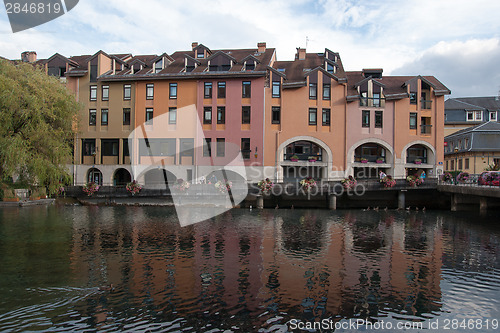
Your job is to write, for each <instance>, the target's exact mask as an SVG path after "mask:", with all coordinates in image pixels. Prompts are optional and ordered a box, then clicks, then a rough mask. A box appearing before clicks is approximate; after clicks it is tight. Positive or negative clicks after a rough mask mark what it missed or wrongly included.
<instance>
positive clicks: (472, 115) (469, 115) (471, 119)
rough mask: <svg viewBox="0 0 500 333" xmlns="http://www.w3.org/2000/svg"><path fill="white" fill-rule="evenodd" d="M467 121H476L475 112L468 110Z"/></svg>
mask: <svg viewBox="0 0 500 333" xmlns="http://www.w3.org/2000/svg"><path fill="white" fill-rule="evenodd" d="M467 121H474V112H472V111H467Z"/></svg>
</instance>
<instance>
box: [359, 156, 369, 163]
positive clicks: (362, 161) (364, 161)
mask: <svg viewBox="0 0 500 333" xmlns="http://www.w3.org/2000/svg"><path fill="white" fill-rule="evenodd" d="M359 161H360V162H361V163H368V160H367V159H366V158H364V157H361V159H360V160H359Z"/></svg>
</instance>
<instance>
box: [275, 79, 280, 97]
mask: <svg viewBox="0 0 500 333" xmlns="http://www.w3.org/2000/svg"><path fill="white" fill-rule="evenodd" d="M280 96H281V83H280V82H279V81H273V98H280Z"/></svg>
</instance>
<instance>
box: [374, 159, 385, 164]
mask: <svg viewBox="0 0 500 333" xmlns="http://www.w3.org/2000/svg"><path fill="white" fill-rule="evenodd" d="M376 162H377V163H378V164H382V163H384V161H381V160H377V161H376Z"/></svg>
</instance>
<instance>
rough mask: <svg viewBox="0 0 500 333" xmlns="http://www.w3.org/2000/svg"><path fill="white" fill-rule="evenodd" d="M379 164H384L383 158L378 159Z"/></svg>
mask: <svg viewBox="0 0 500 333" xmlns="http://www.w3.org/2000/svg"><path fill="white" fill-rule="evenodd" d="M376 162H377V163H378V164H381V163H384V162H385V160H384V159H383V158H382V157H379V158H377V161H376Z"/></svg>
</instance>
